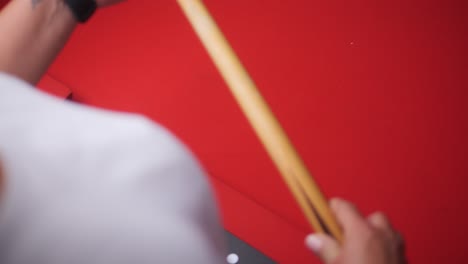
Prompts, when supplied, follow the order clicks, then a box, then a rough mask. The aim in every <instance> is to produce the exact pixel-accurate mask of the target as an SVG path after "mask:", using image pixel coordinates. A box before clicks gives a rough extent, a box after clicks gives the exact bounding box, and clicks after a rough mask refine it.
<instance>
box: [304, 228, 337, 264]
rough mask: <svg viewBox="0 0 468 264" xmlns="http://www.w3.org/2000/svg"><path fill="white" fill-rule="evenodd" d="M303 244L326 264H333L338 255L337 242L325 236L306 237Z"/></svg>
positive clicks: (313, 235)
mask: <svg viewBox="0 0 468 264" xmlns="http://www.w3.org/2000/svg"><path fill="white" fill-rule="evenodd" d="M305 244H306V246H307V248H309V249H310V250H312V251H313V252H314V253H315V255H317V256H318V257H319V258H320V259H321V260H322V261H323V262H324V263H326V264H330V263H333V261H335V259H336V258H337V257H338V255H339V254H340V245H339V244H338V242H337V241H336V240H335V239H333V238H332V237H330V236H328V235H325V234H312V235H308V236H307V237H306V239H305Z"/></svg>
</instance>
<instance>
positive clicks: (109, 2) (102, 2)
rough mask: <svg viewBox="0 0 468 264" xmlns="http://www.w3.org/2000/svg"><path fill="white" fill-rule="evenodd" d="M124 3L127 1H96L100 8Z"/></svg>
mask: <svg viewBox="0 0 468 264" xmlns="http://www.w3.org/2000/svg"><path fill="white" fill-rule="evenodd" d="M123 1H125V0H96V3H97V4H98V6H109V5H113V4H117V3H120V2H123Z"/></svg>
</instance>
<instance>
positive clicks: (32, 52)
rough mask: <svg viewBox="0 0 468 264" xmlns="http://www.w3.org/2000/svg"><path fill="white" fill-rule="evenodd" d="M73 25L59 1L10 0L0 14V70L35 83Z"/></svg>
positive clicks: (69, 15)
mask: <svg viewBox="0 0 468 264" xmlns="http://www.w3.org/2000/svg"><path fill="white" fill-rule="evenodd" d="M75 26H76V21H75V19H74V17H73V15H72V13H71V11H70V10H69V9H68V7H67V6H66V5H65V4H64V2H63V1H62V0H12V1H11V3H10V4H9V5H7V6H6V7H5V8H4V10H3V11H2V12H1V13H0V36H1V39H2V41H1V42H0V71H3V72H6V73H10V74H13V75H15V76H17V77H19V78H21V79H23V80H25V81H27V82H30V83H32V84H35V83H36V82H38V81H39V79H40V78H41V76H42V75H43V74H44V73H45V71H46V70H47V68H48V67H49V65H50V64H51V63H52V61H53V60H54V58H55V57H56V56H57V54H58V53H59V52H60V50H61V49H62V48H63V46H64V45H65V43H66V41H67V39H68V38H69V36H70V34H71V33H72V32H73V29H74V28H75Z"/></svg>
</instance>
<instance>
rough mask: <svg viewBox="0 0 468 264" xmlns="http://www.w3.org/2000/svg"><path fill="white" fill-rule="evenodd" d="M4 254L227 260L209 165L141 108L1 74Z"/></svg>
mask: <svg viewBox="0 0 468 264" xmlns="http://www.w3.org/2000/svg"><path fill="white" fill-rule="evenodd" d="M0 157H1V160H2V163H3V167H4V170H5V174H6V190H5V192H4V194H3V197H2V200H1V203H0V263H2V264H84V263H86V264H94V263H96V264H97V263H113V264H127V263H128V264H130V263H138V264H145V263H148V264H149V263H167V264H172V263H174V264H175V263H204V264H210V263H213V264H214V263H217V264H219V263H223V259H224V258H223V256H224V239H223V235H222V229H221V225H220V223H219V217H218V211H217V208H216V203H215V200H214V198H213V195H212V192H211V189H210V186H209V184H208V182H207V179H206V176H205V173H204V171H203V170H202V169H201V167H200V166H199V164H198V163H197V161H196V160H195V159H194V157H193V155H192V154H191V153H190V152H189V151H188V150H187V149H186V147H185V146H183V144H181V143H180V142H179V141H178V140H177V139H176V138H175V137H174V136H173V135H172V134H171V133H170V132H168V131H167V130H166V129H164V128H163V127H161V126H159V125H157V124H155V123H153V122H151V121H149V120H148V119H146V118H143V117H141V116H138V115H132V114H123V113H116V112H110V111H104V110H98V109H94V108H90V107H85V106H80V105H77V104H74V103H70V102H65V101H61V100H59V99H56V98H54V97H51V96H48V95H45V94H43V93H41V92H39V91H37V90H34V89H33V88H32V87H30V86H29V85H27V84H26V83H24V82H21V81H19V80H16V79H14V78H12V77H9V76H6V75H2V74H0Z"/></svg>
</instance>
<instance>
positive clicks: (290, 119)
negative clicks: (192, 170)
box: [48, 0, 468, 264]
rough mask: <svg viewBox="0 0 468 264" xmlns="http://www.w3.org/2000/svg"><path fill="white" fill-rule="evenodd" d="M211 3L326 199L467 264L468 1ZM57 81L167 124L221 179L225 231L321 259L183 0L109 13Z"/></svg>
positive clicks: (282, 255)
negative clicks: (347, 203)
mask: <svg viewBox="0 0 468 264" xmlns="http://www.w3.org/2000/svg"><path fill="white" fill-rule="evenodd" d="M205 3H206V4H207V6H208V8H209V9H210V10H211V11H212V13H213V15H214V17H215V18H216V20H217V21H218V22H219V25H220V26H221V28H222V29H223V31H224V32H225V33H226V35H227V37H228V39H229V40H230V41H231V43H232V45H233V46H234V48H235V50H236V51H237V52H238V54H239V56H240V58H241V59H242V61H243V62H244V64H245V66H246V67H247V69H248V70H249V72H250V73H251V74H252V76H253V78H254V79H255V80H256V82H257V84H258V86H259V89H260V90H261V92H262V94H263V95H264V96H265V98H266V100H267V101H268V102H269V104H270V106H271V107H272V109H273V111H274V112H275V114H276V115H277V117H278V118H279V120H280V122H281V123H282V124H283V126H284V128H285V130H286V131H287V133H288V134H289V135H290V137H291V139H292V141H293V142H294V144H295V146H296V147H297V149H298V151H299V152H300V154H301V155H302V157H303V158H304V160H305V162H306V164H307V165H308V167H309V168H310V171H311V172H312V174H313V175H314V177H315V178H316V180H317V181H318V182H319V184H320V185H321V186H322V188H323V190H324V192H325V193H326V195H327V196H329V197H332V196H340V197H346V198H348V199H350V200H352V201H353V202H355V203H356V204H358V205H359V206H360V208H361V209H362V211H363V212H364V213H366V214H367V213H370V212H372V211H375V210H382V211H385V212H386V213H387V214H388V215H389V217H390V218H391V220H392V221H393V223H394V225H395V226H396V227H397V228H398V229H399V230H401V232H402V233H403V235H404V237H405V239H406V242H407V248H408V251H407V253H408V257H409V260H410V261H411V263H415V264H419V263H420V264H436V263H437V264H439V263H464V262H465V256H466V255H465V253H464V248H466V246H467V243H466V241H465V239H466V235H468V228H467V227H466V223H468V215H467V213H466V212H465V209H466V208H467V207H466V204H467V202H468V199H467V195H466V194H465V192H466V190H465V189H466V186H467V184H466V179H465V178H466V176H467V173H468V163H467V159H466V156H467V155H466V154H467V147H468V144H467V139H466V135H467V121H466V120H467V119H466V113H468V111H467V110H468V109H467V108H468V107H467V98H468V97H467V95H468V94H467V87H468V86H467V84H468V77H467V76H468V63H467V61H468V56H467V47H468V32H467V27H466V26H467V25H468V13H467V12H468V11H467V10H468V5H467V2H466V1H462V0H459V1H456V0H453V1H451V0H448V1H431V0H429V1H422V0H414V1H404V0H396V1H395V0H394V1H390V0H383V1H370V0H358V1H336V0H331V1H315V0H291V1H279V0H270V1H260V0H255V1H252V0H237V1H214V0H206V1H205ZM48 75H49V76H50V77H51V78H53V79H54V80H55V81H57V82H59V83H61V84H62V85H63V86H64V87H66V88H64V89H69V90H70V91H72V92H73V97H74V99H75V100H76V101H78V102H81V103H85V104H90V105H94V106H98V107H103V108H107V109H115V110H121V111H130V112H137V113H142V114H145V115H147V116H148V117H150V118H152V119H153V120H155V121H156V122H159V123H161V124H163V125H164V126H166V127H168V128H169V129H171V130H172V131H173V132H174V133H175V134H176V135H177V136H178V137H180V138H181V139H182V140H183V141H184V142H185V143H186V144H187V145H188V146H189V147H190V148H191V149H192V150H193V152H194V153H195V154H196V155H197V156H198V158H199V159H200V161H201V162H202V164H203V165H204V166H205V167H206V169H207V171H208V172H209V173H210V177H211V180H212V182H213V186H214V187H215V190H216V193H217V196H218V198H219V203H220V206H221V211H222V214H223V221H224V223H225V227H226V228H227V229H228V230H229V231H231V232H233V233H234V234H236V235H238V236H239V237H240V238H242V239H244V240H245V241H247V242H248V243H250V244H252V245H253V246H254V247H256V248H258V249H259V250H261V251H262V252H264V253H265V254H267V255H269V256H270V257H272V258H273V259H275V260H277V261H278V262H280V263H291V264H297V263H318V260H317V259H316V258H315V257H313V256H312V254H311V253H309V252H308V251H307V250H306V249H305V248H304V247H303V246H302V245H303V244H302V243H303V242H302V240H303V238H304V236H305V235H306V234H308V233H309V232H310V228H309V227H308V225H307V223H306V221H305V220H304V217H303V216H302V214H301V212H300V210H299V209H298V207H297V205H296V204H295V202H294V200H293V199H292V196H291V195H290V193H289V191H288V190H287V188H286V186H285V185H284V183H283V182H282V179H281V177H280V175H279V174H278V172H277V171H276V170H275V168H274V165H273V164H272V162H271V161H270V160H269V158H268V157H267V155H266V153H265V151H264V150H263V148H262V147H261V145H260V143H259V141H258V140H257V138H256V137H255V135H254V133H253V131H252V129H251V128H250V127H249V125H248V123H247V121H246V119H245V118H244V117H243V115H242V113H241V111H240V110H239V108H238V106H237V105H236V103H235V101H234V99H233V98H232V96H231V95H230V94H229V91H228V89H227V87H226V85H225V84H224V82H223V81H222V79H221V77H220V76H219V74H218V73H217V71H216V69H215V67H214V66H213V64H212V63H211V61H210V60H209V57H208V55H207V54H206V52H205V51H204V49H203V47H202V46H201V44H200V43H199V41H198V39H197V37H196V35H195V34H194V32H193V31H192V29H191V27H190V25H189V24H188V22H187V20H186V19H185V17H184V16H183V13H182V12H181V10H180V9H179V7H178V6H177V4H176V2H175V1H169V0H158V1H155V0H138V1H134V0H129V1H126V2H125V3H124V4H121V5H119V6H115V7H111V8H108V9H106V10H101V11H99V12H98V13H97V14H96V16H95V17H94V18H93V19H92V20H91V21H90V22H89V23H88V24H87V25H85V26H80V28H79V29H78V30H77V32H76V33H75V34H74V36H73V37H72V40H71V41H70V42H69V44H68V45H67V47H66V49H65V50H64V52H63V53H62V54H61V55H60V57H59V59H58V60H57V61H56V63H55V64H54V65H53V66H52V67H51V68H50V70H49V72H48ZM62 92H63V91H62Z"/></svg>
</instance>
